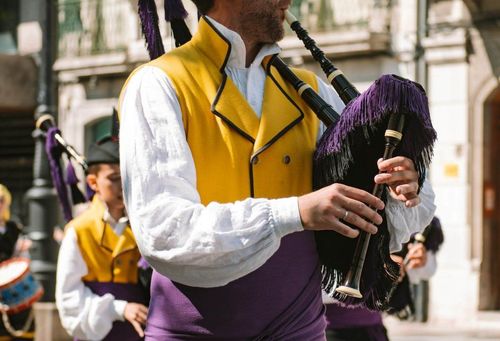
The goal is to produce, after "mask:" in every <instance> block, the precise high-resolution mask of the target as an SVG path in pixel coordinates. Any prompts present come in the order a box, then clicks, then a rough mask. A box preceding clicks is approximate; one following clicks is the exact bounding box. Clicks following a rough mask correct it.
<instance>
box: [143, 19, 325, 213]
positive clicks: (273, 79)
mask: <svg viewBox="0 0 500 341" xmlns="http://www.w3.org/2000/svg"><path fill="white" fill-rule="evenodd" d="M230 51H231V46H230V44H229V43H228V42H227V41H226V40H225V38H224V37H223V36H222V35H221V34H220V33H219V32H218V31H217V30H216V29H215V28H214V27H213V26H212V25H211V24H210V23H209V22H208V20H207V19H206V18H204V17H203V18H202V19H201V20H200V23H199V27H198V32H197V34H196V35H195V36H194V37H193V39H192V40H191V41H190V42H189V43H187V44H185V45H184V46H182V47H180V48H177V49H175V50H173V51H171V52H169V53H168V54H165V55H163V56H162V57H160V58H158V59H156V60H154V61H152V62H150V63H149V64H147V65H152V66H156V67H158V68H160V69H162V70H163V71H164V72H165V73H166V74H167V75H168V77H169V79H170V80H171V81H172V84H173V86H174V88H175V90H176V93H177V98H178V100H179V103H180V106H181V110H182V114H183V123H184V128H185V132H186V137H187V142H188V144H189V147H190V149H191V152H192V154H193V158H194V162H195V167H196V176H197V189H198V192H199V193H200V196H201V201H202V203H203V204H205V205H206V204H208V203H210V202H212V201H217V202H222V203H224V202H233V201H236V200H241V199H244V198H248V197H266V198H279V197H287V196H296V195H301V194H304V193H307V192H310V191H311V189H312V155H313V151H314V148H315V143H316V137H317V132H318V124H319V121H318V120H317V118H316V116H315V114H314V113H312V112H311V110H310V109H309V108H308V107H307V106H306V105H305V104H304V102H303V101H302V100H301V99H300V97H299V96H298V95H297V93H296V91H295V90H294V89H293V88H292V87H291V86H290V85H289V84H288V83H286V82H285V81H284V80H283V79H282V78H281V76H280V75H279V73H278V72H277V70H276V69H274V68H273V67H271V66H270V65H269V64H268V62H269V59H270V58H266V59H265V60H264V62H263V67H265V69H266V74H267V77H266V80H265V89H264V98H263V105H262V116H261V119H260V120H259V118H258V117H257V116H256V113H255V112H254V111H253V109H252V108H251V106H250V105H249V104H248V103H247V101H246V100H245V98H244V97H243V96H242V94H241V93H240V91H239V90H238V88H237V87H236V86H235V84H234V83H233V82H232V81H231V79H230V78H229V77H227V76H226V75H225V73H224V68H225V65H226V63H227V60H228V57H229V54H230ZM295 72H296V73H297V74H298V76H299V77H300V78H302V79H303V80H304V81H306V82H307V83H309V84H310V85H311V86H312V87H313V88H315V89H317V79H316V76H315V75H314V74H312V73H310V72H307V71H303V70H302V71H300V70H295Z"/></svg>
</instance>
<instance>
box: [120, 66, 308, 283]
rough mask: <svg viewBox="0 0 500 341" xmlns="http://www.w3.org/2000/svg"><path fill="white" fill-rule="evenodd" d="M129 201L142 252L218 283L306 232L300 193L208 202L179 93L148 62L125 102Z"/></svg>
mask: <svg viewBox="0 0 500 341" xmlns="http://www.w3.org/2000/svg"><path fill="white" fill-rule="evenodd" d="M120 111H121V126H120V164H121V173H122V182H123V191H124V200H125V204H126V207H127V212H128V214H129V217H130V221H131V226H132V229H133V231H134V235H135V237H136V240H137V244H138V246H139V248H140V251H141V253H142V255H143V256H144V257H145V258H146V260H147V261H148V263H149V264H151V266H152V267H153V268H154V269H155V270H156V271H158V272H159V273H160V274H162V275H164V276H167V277H169V278H170V279H171V280H173V281H176V282H179V283H182V284H186V285H190V286H196V287H216V286H222V285H225V284H227V283H229V282H231V281H233V280H235V279H238V278H240V277H242V276H244V275H246V274H248V273H250V272H252V271H254V270H255V269H257V268H259V267H260V266H261V265H263V264H264V263H265V262H266V261H267V260H268V259H269V258H270V257H271V256H272V255H273V254H274V252H275V251H276V250H277V249H278V247H279V245H280V240H281V237H283V236H285V235H287V234H289V233H292V232H295V231H301V230H302V229H303V228H302V224H301V221H300V215H299V210H298V201H297V198H296V197H292V198H284V199H276V200H267V199H254V198H248V199H245V200H242V201H236V202H233V203H226V204H220V203H217V202H212V203H209V204H208V205H206V206H205V205H202V204H201V202H200V196H199V193H198V192H197V190H196V172H195V166H194V161H193V157H192V154H191V151H190V149H189V146H188V143H187V141H186V136H185V132H184V126H183V121H182V113H181V109H180V105H179V101H178V99H177V95H176V92H175V90H174V88H173V86H172V84H171V82H170V80H169V79H168V77H167V75H166V74H165V73H164V72H163V71H161V70H160V69H158V68H155V67H143V68H142V69H140V70H138V71H137V72H136V73H135V74H134V75H133V76H132V77H131V79H130V80H129V82H128V84H127V87H126V89H125V90H124V94H123V99H122V102H121V105H120Z"/></svg>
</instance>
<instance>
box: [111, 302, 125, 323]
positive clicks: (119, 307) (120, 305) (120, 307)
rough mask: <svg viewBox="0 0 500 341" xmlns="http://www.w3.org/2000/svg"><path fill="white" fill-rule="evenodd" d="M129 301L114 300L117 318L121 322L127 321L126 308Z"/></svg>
mask: <svg viewBox="0 0 500 341" xmlns="http://www.w3.org/2000/svg"><path fill="white" fill-rule="evenodd" d="M127 303H128V302H127V301H122V300H114V301H113V307H114V310H115V313H116V317H117V319H118V320H120V321H125V316H124V313H125V306H126V305H127Z"/></svg>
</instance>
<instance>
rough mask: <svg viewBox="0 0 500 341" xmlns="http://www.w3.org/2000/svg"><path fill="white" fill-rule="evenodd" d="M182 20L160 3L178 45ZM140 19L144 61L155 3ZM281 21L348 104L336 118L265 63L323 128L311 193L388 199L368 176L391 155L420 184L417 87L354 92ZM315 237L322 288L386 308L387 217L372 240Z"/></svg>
mask: <svg viewBox="0 0 500 341" xmlns="http://www.w3.org/2000/svg"><path fill="white" fill-rule="evenodd" d="M186 15H187V12H186V11H185V9H184V7H183V5H182V2H181V1H180V0H171V1H169V0H165V18H166V19H167V21H170V22H171V26H172V31H173V34H174V38H175V39H176V46H180V45H182V43H184V42H187V41H189V40H190V39H191V34H190V33H189V29H187V26H186V24H185V22H184V18H185V17H186ZM139 16H140V17H141V23H142V29H143V33H144V35H145V38H146V44H147V47H148V51H149V54H150V57H151V59H154V58H157V57H159V56H160V55H162V54H163V53H164V48H163V45H162V41H161V34H160V32H159V28H158V16H157V14H156V6H155V3H154V0H139ZM287 20H288V21H289V23H290V24H291V27H292V29H293V30H294V31H295V32H297V33H299V34H298V35H299V38H302V40H303V41H304V42H305V44H306V47H307V48H309V49H310V50H311V49H312V52H313V53H312V54H313V57H314V58H315V59H316V60H318V61H319V62H320V65H321V66H322V67H323V69H324V70H325V72H326V73H327V77H328V79H329V80H330V81H331V82H332V84H333V86H334V88H335V90H336V91H337V92H338V93H339V96H340V98H341V99H342V100H343V101H344V103H345V104H346V105H347V106H346V108H345V109H344V111H343V114H342V115H341V116H340V115H338V113H336V112H335V110H333V108H332V107H331V106H330V105H329V104H328V103H326V102H325V101H324V100H323V99H322V98H321V97H320V96H319V95H318V94H317V93H316V92H315V91H314V90H313V89H312V88H311V87H310V86H309V85H308V84H306V83H305V82H303V81H302V80H300V79H299V78H298V77H297V76H296V75H295V74H294V72H293V70H291V69H290V68H288V66H287V65H286V64H285V63H284V62H283V60H281V58H279V56H277V55H276V56H274V57H273V58H272V59H271V63H272V66H273V67H275V68H276V69H277V70H278V72H279V73H280V74H281V76H282V77H283V78H285V80H286V81H287V82H289V83H290V84H291V85H292V86H293V87H294V89H295V90H296V91H297V92H298V94H299V95H300V96H301V98H302V99H303V100H304V101H305V102H306V103H307V104H308V105H309V106H310V108H311V109H312V110H313V111H314V112H315V113H316V114H317V116H318V118H319V119H320V120H321V121H322V122H323V123H324V124H325V125H326V126H327V130H326V131H325V133H324V134H323V136H322V137H321V139H320V141H319V143H318V146H317V150H316V152H315V155H314V179H313V180H314V186H315V188H316V189H317V188H321V187H324V186H327V185H330V184H332V183H343V184H346V185H350V186H353V187H357V188H360V189H363V190H366V191H368V192H372V193H373V194H374V195H376V196H378V197H380V198H382V199H383V200H384V201H386V199H387V195H388V193H387V190H386V188H385V186H375V187H374V182H373V178H374V176H375V175H376V174H377V173H378V168H377V160H378V159H380V158H384V159H388V158H391V157H392V156H394V155H402V156H405V157H408V158H409V159H411V160H412V161H413V163H414V165H415V168H416V170H417V172H418V174H419V184H420V186H421V185H422V184H423V181H424V178H425V172H426V168H427V167H428V165H429V164H430V161H431V157H432V151H433V143H434V141H435V139H436V132H435V131H434V129H433V127H432V123H431V120H430V114H429V109H428V101H427V97H426V94H425V91H424V89H423V88H422V86H420V85H419V84H417V83H415V82H412V81H410V80H407V79H404V78H401V77H398V76H396V75H384V76H382V77H381V78H379V79H378V80H376V81H375V82H374V83H373V85H372V86H370V87H369V88H368V90H367V91H365V92H364V93H363V94H359V92H358V91H357V90H356V89H355V87H354V86H352V84H351V83H350V82H349V81H348V80H347V79H346V78H345V76H344V75H343V74H342V72H340V70H338V69H337V68H335V67H334V66H333V64H332V63H331V62H330V61H328V60H327V59H326V57H325V56H324V54H323V53H322V52H321V50H320V49H319V48H318V47H317V46H316V45H315V43H314V40H312V39H311V38H310V37H309V36H308V35H307V32H306V31H305V30H304V29H303V28H302V27H301V26H300V23H298V21H297V20H296V19H295V18H294V17H293V16H292V15H290V14H287ZM174 22H175V24H174ZM382 214H383V212H382ZM315 235H316V243H317V248H318V251H319V255H320V260H321V263H322V274H323V288H324V289H325V291H326V292H327V293H328V294H329V295H331V296H333V297H335V298H336V299H338V300H340V301H343V302H345V304H348V305H364V306H366V307H367V308H369V309H377V310H385V309H386V308H387V303H388V294H389V293H390V291H391V288H392V287H393V286H394V285H395V284H396V280H397V278H398V274H399V267H398V265H397V264H396V263H394V262H393V261H392V260H391V258H390V254H389V241H390V235H389V232H388V230H387V225H386V219H384V222H383V223H382V224H381V225H380V226H379V230H378V233H377V234H375V235H373V236H371V238H370V235H369V234H367V233H360V236H359V237H358V238H357V239H351V238H347V237H344V236H342V235H340V234H338V233H336V232H333V231H319V232H316V233H315Z"/></svg>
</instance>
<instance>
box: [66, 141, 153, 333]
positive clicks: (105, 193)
mask: <svg viewBox="0 0 500 341" xmlns="http://www.w3.org/2000/svg"><path fill="white" fill-rule="evenodd" d="M119 162H120V161H119V152H118V142H117V141H115V140H113V139H112V138H110V137H108V138H104V139H101V140H100V141H98V142H97V143H96V144H93V145H92V146H91V147H90V150H89V153H88V158H87V164H88V166H89V168H88V171H87V173H88V174H87V183H88V185H89V186H90V188H91V189H92V190H93V191H94V192H95V195H94V198H93V200H92V203H91V205H90V207H89V208H88V209H87V210H86V211H85V212H83V213H82V214H81V215H79V216H78V217H77V218H75V219H73V220H72V221H70V222H69V223H68V225H67V226H66V229H65V237H64V239H63V241H62V244H61V248H60V251H59V260H58V264H57V283H56V304H57V308H58V310H59V315H60V317H61V322H62V325H63V326H64V328H65V329H66V330H67V331H68V333H69V334H70V335H71V336H73V337H74V338H75V339H77V340H120V341H128V340H141V339H142V338H143V337H144V333H143V326H144V325H145V323H146V318H147V313H148V309H147V307H146V304H147V297H148V293H147V292H146V291H145V290H144V288H143V287H142V286H141V285H140V284H139V283H138V271H139V270H138V261H139V259H140V253H139V250H138V248H137V245H136V242H135V239H134V236H133V234H132V230H131V228H130V226H129V222H128V217H127V215H126V212H125V206H124V203H123V196H122V185H121V176H120V166H119Z"/></svg>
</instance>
